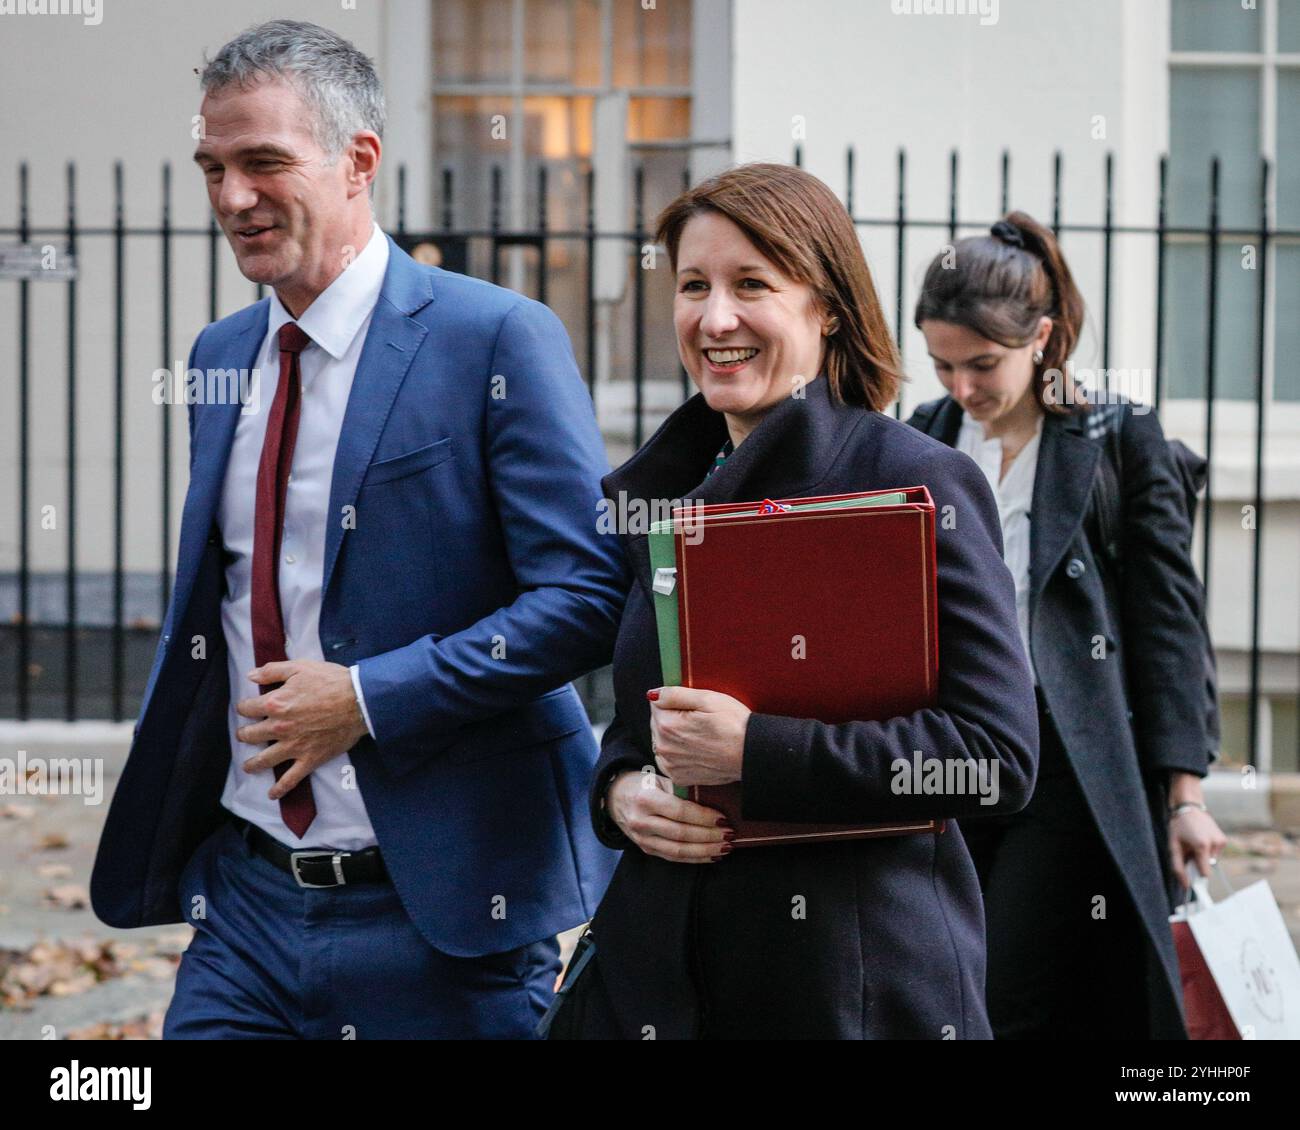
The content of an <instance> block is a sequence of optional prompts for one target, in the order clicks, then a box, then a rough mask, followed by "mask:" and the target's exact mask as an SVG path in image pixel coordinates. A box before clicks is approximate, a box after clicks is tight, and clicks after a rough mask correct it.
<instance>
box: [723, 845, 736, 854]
mask: <svg viewBox="0 0 1300 1130" xmlns="http://www.w3.org/2000/svg"><path fill="white" fill-rule="evenodd" d="M732 850H734V849H733V847H732V845H731V844H723V845H722V849H721V854H722V855H729V854H730V853H731V852H732Z"/></svg>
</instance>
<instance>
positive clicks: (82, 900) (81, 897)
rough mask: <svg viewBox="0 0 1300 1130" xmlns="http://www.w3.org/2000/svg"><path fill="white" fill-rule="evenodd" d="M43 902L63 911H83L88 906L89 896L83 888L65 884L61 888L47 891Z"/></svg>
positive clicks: (74, 884)
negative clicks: (61, 908)
mask: <svg viewBox="0 0 1300 1130" xmlns="http://www.w3.org/2000/svg"><path fill="white" fill-rule="evenodd" d="M45 901H46V902H49V903H53V904H54V905H55V906H61V907H63V909H64V910H83V909H85V908H86V907H88V906H89V905H90V895H89V893H88V892H87V891H86V888H85V887H83V886H80V885H78V884H76V883H65V884H64V885H63V886H61V887H51V888H50V889H49V890H47V891H46V892H45Z"/></svg>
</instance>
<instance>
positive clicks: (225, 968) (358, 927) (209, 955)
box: [163, 821, 560, 1040]
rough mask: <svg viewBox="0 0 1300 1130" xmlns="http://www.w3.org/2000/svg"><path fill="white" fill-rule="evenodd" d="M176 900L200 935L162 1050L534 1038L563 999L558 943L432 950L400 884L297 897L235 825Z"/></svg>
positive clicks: (197, 859)
mask: <svg viewBox="0 0 1300 1130" xmlns="http://www.w3.org/2000/svg"><path fill="white" fill-rule="evenodd" d="M178 889H179V894H180V900H181V912H182V914H183V915H184V917H185V920H186V921H187V922H189V923H191V924H192V925H193V926H194V927H195V934H194V938H193V940H192V941H191V942H190V945H189V948H188V949H187V950H186V951H185V953H184V954H183V955H182V957H181V964H180V969H179V971H178V972H177V976H176V991H175V994H174V996H173V997H172V1002H171V1006H170V1007H169V1008H168V1010H167V1016H166V1018H165V1020H164V1022H163V1038H164V1039H169V1040H177V1039H278V1040H293V1039H301V1040H342V1039H475V1038H481V1039H531V1038H532V1037H533V1029H534V1027H535V1026H536V1024H537V1022H538V1020H540V1019H541V1015H542V1013H543V1012H544V1011H545V1009H546V1006H547V1005H548V1004H549V1003H550V1001H551V1000H552V999H553V989H554V984H555V978H556V976H557V974H558V973H559V970H560V960H559V944H558V943H557V942H556V941H555V939H554V938H547V939H544V940H542V941H539V942H533V943H532V944H530V945H525V946H520V947H519V948H518V949H514V950H507V951H506V952H504V953H496V954H489V955H487V956H485V957H452V956H450V955H449V954H445V953H442V952H440V951H439V950H436V949H434V948H433V947H432V946H431V945H430V944H429V943H428V942H427V941H425V939H424V937H423V936H422V935H421V934H420V932H419V931H418V930H417V929H416V928H415V926H414V925H413V924H412V922H411V920H410V919H409V918H408V917H407V915H406V912H405V910H403V909H402V904H401V901H400V899H399V898H398V895H397V891H396V889H395V888H394V887H393V885H392V883H391V882H389V881H383V882H378V883H357V884H351V885H347V886H342V887H331V888H325V889H311V888H304V887H300V886H298V884H297V883H296V882H295V881H294V879H293V877H292V876H291V875H289V874H288V873H287V872H284V871H281V870H280V869H279V868H277V867H276V866H274V865H273V864H272V863H270V862H268V861H267V860H265V859H263V858H262V857H261V856H259V855H256V854H254V852H253V850H252V849H251V848H250V847H249V845H248V843H247V842H246V841H245V839H244V836H243V834H242V832H240V830H239V828H238V827H237V825H235V824H234V823H233V822H230V821H228V822H226V823H224V824H223V825H222V826H221V827H220V828H219V829H218V830H217V831H216V832H214V833H213V834H212V835H211V836H209V837H208V838H207V839H206V840H204V841H203V843H201V844H200V845H199V846H198V848H197V849H196V850H195V852H194V855H193V856H192V857H191V858H190V860H189V862H188V863H187V864H186V867H185V870H184V871H183V872H182V874H181V878H180V882H179V885H178ZM196 912H197V913H196Z"/></svg>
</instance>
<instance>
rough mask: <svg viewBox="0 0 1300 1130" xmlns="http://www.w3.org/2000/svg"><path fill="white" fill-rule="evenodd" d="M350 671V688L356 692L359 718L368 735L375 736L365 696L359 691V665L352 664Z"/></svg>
mask: <svg viewBox="0 0 1300 1130" xmlns="http://www.w3.org/2000/svg"><path fill="white" fill-rule="evenodd" d="M348 670H349V671H351V672H352V689H353V691H355V692H356V696H357V705H358V706H359V707H360V708H361V719H362V721H363V722H365V724H366V729H367V730H369V731H370V736H371V737H372V738H373V737H374V736H375V728H374V726H372V725H371V724H370V711H368V710H367V709H366V696H365V695H364V694H362V693H361V665H360V664H359V663H354V664H352V666H351V667H349V668H348Z"/></svg>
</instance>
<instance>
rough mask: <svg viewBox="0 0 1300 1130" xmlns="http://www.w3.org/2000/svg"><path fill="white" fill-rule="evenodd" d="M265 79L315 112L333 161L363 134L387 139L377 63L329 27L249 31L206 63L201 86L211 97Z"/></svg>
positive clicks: (299, 24) (287, 23) (298, 24)
mask: <svg viewBox="0 0 1300 1130" xmlns="http://www.w3.org/2000/svg"><path fill="white" fill-rule="evenodd" d="M262 77H271V78H277V77H282V78H285V79H287V80H288V81H290V82H291V83H292V84H293V86H294V88H295V89H296V90H297V91H298V93H299V94H300V95H301V96H302V98H303V100H304V101H305V102H306V103H307V105H308V106H309V107H310V108H311V109H312V111H313V119H314V120H313V122H312V133H313V134H314V135H315V137H316V141H317V143H318V144H319V145H320V147H321V148H322V149H323V150H325V153H326V155H327V157H328V158H329V159H330V160H331V161H334V160H337V159H338V157H339V156H340V155H341V154H342V153H343V150H344V149H345V148H347V146H348V143H349V142H350V141H351V140H352V138H353V137H354V136H355V135H356V133H357V132H358V131H360V130H370V131H372V132H373V133H376V134H378V135H379V136H380V137H381V138H382V137H383V136H384V116H385V115H384V89H383V87H382V86H381V85H380V84H379V76H378V75H377V74H376V73H375V67H374V64H373V63H372V62H371V61H370V60H369V59H368V58H367V57H366V56H365V55H364V54H363V53H362V52H360V51H358V50H357V49H356V48H355V47H354V46H353V45H352V44H351V43H349V42H348V41H347V40H346V39H344V38H343V37H342V36H341V35H336V34H335V33H334V32H332V31H330V30H328V29H327V28H323V27H320V26H319V25H317V24H310V23H304V22H303V21H301V20H272V21H271V22H270V23H265V24H261V25H259V26H258V27H252V28H249V29H248V30H247V31H245V32H242V33H241V34H239V35H237V36H236V37H235V38H234V39H232V40H231V41H230V42H229V43H227V44H226V45H225V46H224V47H222V48H221V50H220V51H218V52H217V55H216V58H214V59H212V60H211V61H210V62H206V63H205V66H204V68H203V73H202V74H201V75H200V76H199V85H200V86H202V88H203V92H204V93H205V94H208V93H211V92H212V91H214V90H220V89H221V88H222V87H225V86H228V85H230V84H232V83H233V84H236V85H238V86H240V87H247V86H250V85H252V84H253V83H255V82H257V81H258V80H259V79H260V78H262ZM372 187H373V186H372Z"/></svg>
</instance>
